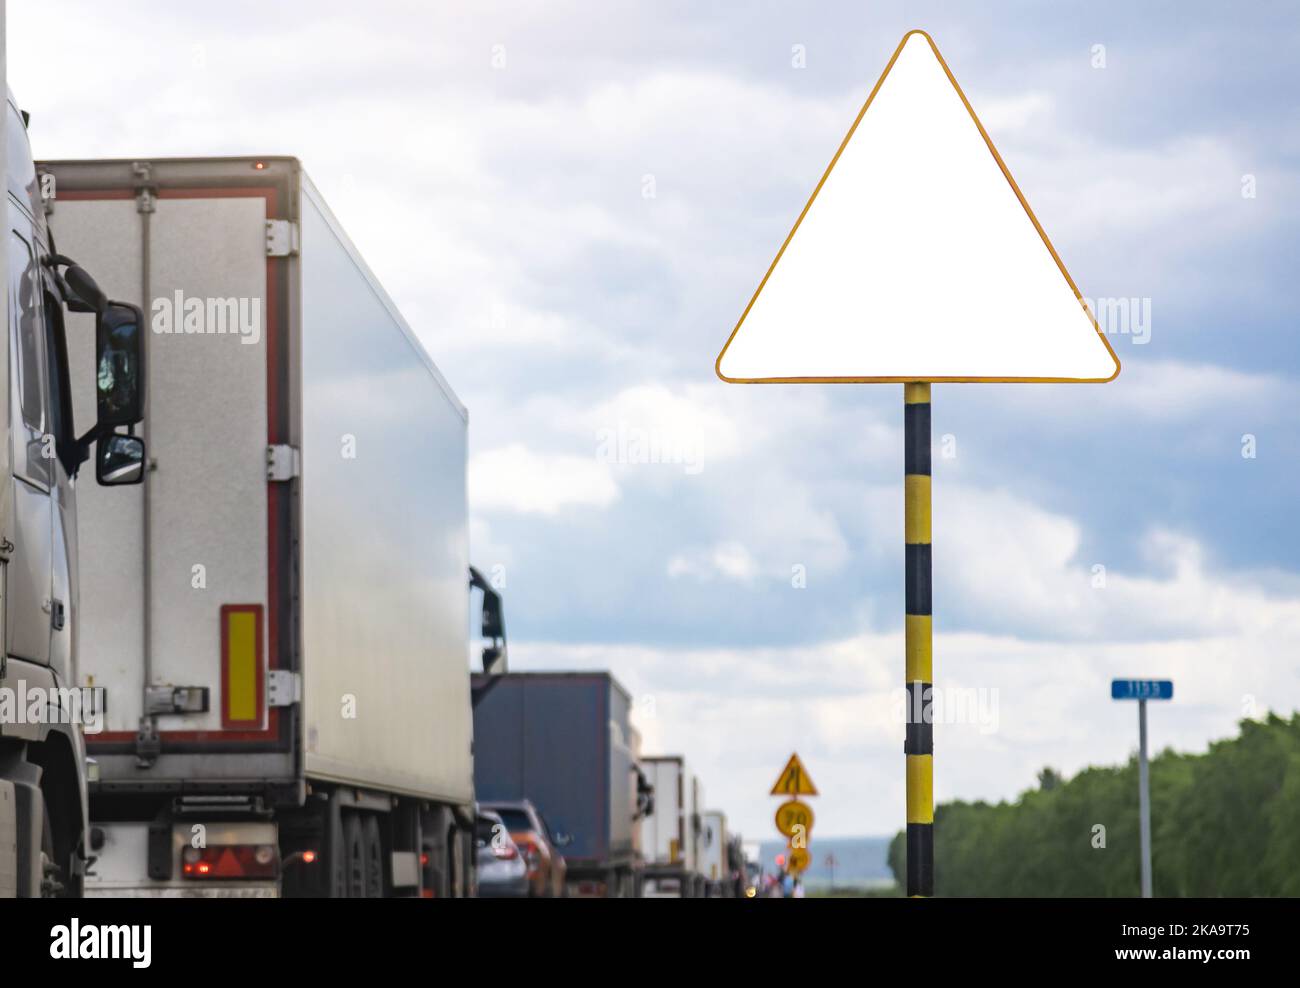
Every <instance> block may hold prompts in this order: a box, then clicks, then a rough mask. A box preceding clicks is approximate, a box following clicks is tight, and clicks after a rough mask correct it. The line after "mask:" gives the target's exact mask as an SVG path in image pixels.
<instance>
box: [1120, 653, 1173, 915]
mask: <svg viewBox="0 0 1300 988" xmlns="http://www.w3.org/2000/svg"><path fill="white" fill-rule="evenodd" d="M1110 698H1111V699H1112V700H1137V702H1138V831H1139V836H1138V843H1139V851H1140V854H1141V856H1142V864H1141V871H1142V878H1141V883H1142V898H1144V899H1149V898H1151V773H1150V767H1149V766H1148V764H1147V700H1172V699H1173V698H1174V684H1173V681H1172V680H1169V679H1113V680H1111V684H1110Z"/></svg>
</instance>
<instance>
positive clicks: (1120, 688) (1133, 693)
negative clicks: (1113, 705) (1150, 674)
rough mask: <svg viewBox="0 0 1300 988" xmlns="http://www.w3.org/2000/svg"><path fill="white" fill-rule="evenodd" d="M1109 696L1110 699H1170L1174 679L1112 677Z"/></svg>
mask: <svg viewBox="0 0 1300 988" xmlns="http://www.w3.org/2000/svg"><path fill="white" fill-rule="evenodd" d="M1110 698H1111V699H1112V700H1172V699H1173V698H1174V681H1173V680H1172V679H1112V680H1111V681H1110Z"/></svg>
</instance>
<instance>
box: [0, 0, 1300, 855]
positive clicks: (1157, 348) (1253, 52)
mask: <svg viewBox="0 0 1300 988" xmlns="http://www.w3.org/2000/svg"><path fill="white" fill-rule="evenodd" d="M215 6H218V5H204V7H205V8H207V9H212V8H213V7H215ZM219 6H220V8H221V9H222V10H223V11H224V13H223V14H222V15H221V16H220V17H219V18H218V17H214V16H212V15H201V14H199V13H198V12H197V10H195V11H191V10H188V9H186V10H182V9H180V5H177V4H175V3H152V2H140V3H132V4H129V5H119V4H112V5H109V4H102V3H93V2H67V0H40V2H39V3H38V2H36V0H10V3H9V12H10V25H9V27H10V31H9V52H10V83H11V85H12V87H13V89H14V91H15V93H16V94H17V97H18V100H19V103H20V105H22V106H23V107H25V108H27V109H28V110H30V111H31V113H32V117H33V119H32V126H31V132H32V143H33V146H34V148H35V152H36V154H37V156H38V157H51V158H54V157H66V158H76V157H87V158H89V157H140V156H163V155H216V154H237V153H254V154H258V153H260V154H272V153H278V154H292V155H296V156H298V157H300V158H301V159H302V160H303V162H304V163H305V165H306V168H307V170H308V172H309V173H310V174H311V175H312V177H313V179H314V180H315V182H316V183H317V185H318V186H319V187H320V189H321V190H322V192H323V193H324V195H325V197H326V198H327V199H328V200H329V202H330V203H331V205H332V206H333V208H334V211H335V212H336V213H337V215H338V216H339V218H340V219H341V221H342V223H343V224H344V226H345V227H346V228H347V229H348V231H349V232H350V234H351V236H352V238H353V239H354V240H355V241H356V243H357V245H358V246H359V248H360V249H361V252H362V253H363V254H364V255H365V256H366V258H367V259H368V260H369V262H370V265H371V267H372V268H373V269H374V270H375V271H376V273H377V274H378V275H379V277H380V279H381V280H382V281H383V282H384V283H385V285H386V286H387V288H388V290H389V292H390V293H391V294H392V296H393V297H394V298H395V300H396V301H397V303H398V305H399V307H400V308H401V309H402V310H403V312H404V313H405V315H406V316H407V319H408V320H409V322H410V323H411V324H412V326H413V327H414V328H415V330H416V331H417V333H418V334H419V335H420V337H421V338H422V340H423V341H424V344H425V346H426V347H427V348H428V350H429V352H430V353H431V354H432V355H433V358H434V360H435V361H436V362H437V363H438V364H439V366H440V367H441V369H442V370H443V372H444V373H445V374H446V376H447V377H448V379H449V380H450V381H451V383H452V385H453V386H454V387H455V389H456V390H457V392H458V393H459V395H460V397H461V399H462V400H463V401H464V402H465V404H466V405H467V406H468V407H469V409H470V436H471V451H472V460H471V464H470V494H471V503H472V508H473V529H472V540H473V544H472V552H473V556H474V559H475V561H476V562H477V564H478V565H479V566H480V567H483V568H485V569H490V568H492V567H501V568H502V569H501V570H499V571H498V572H500V573H502V574H504V578H505V582H506V596H507V617H508V627H509V630H510V632H511V636H512V643H511V660H512V662H513V664H514V667H515V668H520V669H541V668H609V669H611V670H612V671H613V672H614V673H615V675H616V676H617V677H618V679H619V680H620V681H621V682H623V683H624V685H625V686H627V687H628V688H629V690H630V691H631V692H632V693H633V695H634V696H635V697H636V704H637V707H636V709H637V719H638V722H639V724H640V727H641V730H642V732H643V734H644V739H645V748H646V750H647V751H648V752H663V753H675V752H684V753H685V754H686V755H687V757H688V760H689V761H690V762H692V763H693V766H694V770H695V771H696V772H697V773H698V774H699V776H700V777H701V779H702V781H703V783H704V786H705V791H706V793H707V794H708V802H709V803H711V804H714V805H716V806H718V807H720V808H722V809H724V810H726V811H727V812H728V813H729V815H730V816H731V818H732V819H733V820H734V821H736V822H738V824H739V826H740V828H741V829H742V830H743V831H744V832H745V833H746V834H747V835H748V836H751V837H754V838H757V837H769V836H772V834H773V831H772V825H771V821H770V814H771V811H772V809H773V808H774V803H775V801H774V800H772V799H770V798H769V797H768V796H767V795H766V793H767V790H768V788H769V787H770V786H771V783H772V781H773V779H774V778H775V775H776V773H777V772H778V770H779V769H780V767H781V765H782V764H783V762H784V759H785V758H786V756H787V755H788V754H789V753H790V751H791V750H794V749H797V750H798V751H799V753H800V754H801V756H803V758H804V760H805V762H806V764H807V766H808V769H809V772H810V774H811V775H812V777H813V778H814V779H815V781H816V782H817V784H818V786H819V787H820V789H821V792H822V795H821V797H820V798H819V799H818V801H817V804H816V809H817V812H818V825H817V833H821V834H828V835H853V834H887V833H892V832H893V831H894V830H896V829H898V827H900V826H901V824H902V821H903V817H904V814H903V755H902V736H903V727H902V723H901V720H900V717H901V712H900V711H899V710H898V709H897V708H896V702H895V696H896V692H897V690H896V687H897V685H898V683H899V682H900V681H901V679H902V675H903V655H902V611H903V601H902V586H903V581H902V572H903V553H902V531H903V528H902V477H901V474H902V465H903V464H902V409H901V405H902V399H901V395H900V391H901V388H900V387H898V386H890V385H877V386H861V387H834V386H771V387H742V386H730V385H725V384H723V383H721V382H719V381H718V380H717V379H716V377H715V376H714V373H713V361H714V358H715V357H716V355H717V353H718V350H719V349H720V348H721V346H722V344H723V342H724V341H725V340H726V338H727V336H728V334H729V333H730V331H731V328H732V326H733V325H734V324H735V321H736V319H737V317H738V316H739V314H740V312H741V310H742V309H743V308H744V305H745V303H746V302H747V301H748V300H749V297H750V295H751V293H752V292H753V290H754V288H755V286H756V285H757V283H758V280H759V279H760V277H761V276H762V274H763V272H764V271H765V270H766V268H767V265H768V263H769V262H770V260H771V258H772V255H773V254H774V253H775V251H776V249H777V248H778V247H779V246H780V244H781V242H782V240H783V239H784V237H785V235H786V233H787V232H788V230H789V228H790V226H791V224H792V222H793V221H794V219H795V218H796V217H797V215H798V213H799V210H800V209H801V208H802V206H803V204H804V202H805V200H806V199H807V197H808V194H809V193H810V192H811V190H812V188H813V186H814V185H815V184H816V182H817V179H818V178H819V177H820V176H821V173H822V171H823V169H824V168H825V166H826V164H827V162H828V161H829V159H830V157H831V155H832V154H833V152H834V150H835V148H836V147H837V146H838V143H839V141H840V139H841V137H842V136H843V133H844V131H845V130H846V129H847V127H848V125H849V123H850V122H851V121H852V119H853V117H854V116H855V115H856V113H857V110H858V108H859V107H860V105H861V103H862V101H863V99H864V98H865V96H866V94H867V93H868V92H869V90H870V88H871V86H872V85H873V83H874V82H875V80H876V77H877V76H878V74H879V73H880V71H881V69H882V68H883V67H884V64H885V62H886V61H887V60H888V58H889V56H890V54H891V53H892V52H893V50H894V47H895V46H896V45H897V43H898V41H899V39H900V38H901V37H902V35H903V34H904V32H905V31H907V30H908V29H910V28H914V27H921V28H925V29H926V30H928V31H929V32H930V33H931V34H932V36H933V37H934V39H935V41H936V43H937V44H938V45H939V47H940V50H941V51H942V52H943V53H944V56H945V58H946V59H947V62H948V64H949V66H950V68H951V69H952V71H953V73H954V74H955V76H956V77H957V79H958V80H959V81H960V82H961V84H962V86H963V88H964V90H965V92H966V94H967V96H968V97H969V98H970V100H971V102H972V104H973V105H974V107H975V109H976V111H977V112H978V113H979V115H980V117H981V119H982V120H983V122H984V124H985V126H986V128H987V129H988V130H989V132H990V134H991V136H992V138H993V140H994V141H995V142H996V144H997V145H998V148H999V150H1000V151H1001V153H1002V156H1003V157H1004V159H1005V160H1006V162H1007V165H1008V167H1009V168H1010V169H1011V171H1012V173H1013V174H1014V175H1015V176H1016V179H1017V181H1018V183H1019V185H1020V187H1021V189H1022V190H1023V192H1024V194H1025V196H1026V198H1027V199H1028V200H1029V202H1030V203H1032V205H1033V207H1034V210H1035V212H1036V213H1037V215H1038V218H1039V220H1040V221H1041V222H1042V224H1043V226H1044V227H1045V229H1046V230H1047V232H1048V234H1049V235H1050V236H1051V238H1052V241H1053V243H1054V244H1055V246H1056V248H1057V250H1058V252H1059V253H1060V255H1061V256H1062V258H1063V259H1064V261H1065V263H1066V264H1067V265H1068V267H1069V269H1070V271H1071V273H1072V275H1073V276H1074V279H1075V281H1076V282H1077V283H1078V285H1079V287H1080V289H1081V290H1082V292H1083V293H1084V295H1086V296H1088V297H1090V298H1112V299H1132V300H1135V301H1134V303H1133V306H1134V309H1135V311H1136V312H1137V313H1139V315H1141V316H1142V320H1143V321H1142V326H1141V329H1140V331H1139V332H1137V333H1133V332H1129V333H1127V334H1125V333H1118V332H1116V333H1114V334H1113V335H1112V336H1111V341H1112V344H1113V346H1114V347H1115V349H1116V351H1117V353H1118V354H1119V356H1120V359H1121V361H1122V362H1123V365H1124V371H1123V373H1122V374H1121V376H1120V378H1119V379H1118V380H1117V381H1116V382H1114V383H1112V384H1108V385H1105V386H1073V387H1072V386H1067V385H1001V386H997V385H946V386H936V388H935V394H934V435H935V442H936V449H935V461H934V462H935V466H934V473H935V481H934V483H935V494H934V498H935V505H934V546H935V548H934V560H935V581H936V589H935V615H936V616H935V632H936V642H935V671H936V682H937V684H938V685H939V686H940V687H941V688H942V689H946V690H950V691H952V690H968V691H973V692H971V693H969V694H967V695H969V696H973V697H976V698H977V699H978V700H979V701H980V703H978V704H977V705H976V706H975V708H974V709H972V710H968V711H965V714H966V716H965V717H963V716H961V714H962V712H961V711H958V712H957V714H956V716H955V718H954V719H956V720H957V721H962V720H964V721H965V722H955V723H941V724H940V726H939V727H938V728H937V730H936V741H935V746H936V771H935V790H936V793H935V795H936V798H937V799H939V800H945V799H952V798H965V799H971V798H985V799H996V798H1002V797H1010V796H1013V795H1014V794H1015V793H1017V792H1018V791H1020V790H1021V789H1023V788H1025V787H1026V786H1028V785H1029V784H1031V783H1032V781H1033V777H1034V773H1035V772H1036V770H1037V769H1038V768H1040V767H1041V766H1043V765H1052V766H1055V767H1056V768H1058V769H1060V770H1062V771H1065V772H1067V773H1072V772H1074V771H1076V770H1078V769H1079V768H1081V767H1083V766H1084V765H1087V764H1090V763H1095V762H1117V761H1122V760H1123V759H1125V758H1126V757H1128V755H1129V754H1130V752H1131V751H1132V749H1133V748H1134V746H1135V743H1136V738H1135V735H1136V725H1135V724H1134V723H1133V721H1134V720H1135V719H1136V718H1135V713H1134V711H1133V709H1132V706H1131V705H1126V704H1117V703H1112V702H1111V701H1110V700H1109V692H1108V685H1107V684H1108V680H1109V679H1110V678H1111V677H1112V676H1130V675H1133V676H1169V677H1172V678H1173V679H1174V680H1175V681H1176V684H1177V699H1176V700H1175V701H1174V702H1173V703H1172V704H1169V705H1165V706H1162V707H1160V708H1159V709H1158V710H1156V711H1155V712H1154V713H1153V720H1152V743H1153V745H1154V746H1156V747H1157V748H1159V747H1164V746H1166V745H1172V746H1174V747H1176V748H1179V749H1184V750H1199V749H1203V748H1204V747H1205V745H1206V743H1207V742H1208V741H1209V740H1211V739H1214V738H1218V737H1223V736H1225V735H1229V734H1231V733H1233V732H1234V730H1235V722H1236V721H1237V720H1238V719H1239V718H1241V717H1242V716H1244V715H1249V714H1251V713H1254V714H1256V715H1258V714H1259V713H1261V712H1262V711H1264V710H1265V709H1269V708H1271V709H1274V710H1278V711H1281V712H1290V711H1292V710H1294V709H1295V708H1296V707H1297V705H1300V535H1298V532H1300V529H1298V528H1297V526H1296V524H1295V521H1294V519H1295V507H1296V504H1297V500H1298V498H1300V429H1298V428H1297V426H1298V425H1300V422H1298V421H1297V419H1298V418H1300V398H1297V394H1300V391H1298V389H1297V385H1298V384H1300V381H1298V380H1297V378H1298V377H1300V346H1298V345H1297V338H1296V316H1295V306H1296V303H1295V288H1294V278H1295V271H1296V270H1297V260H1298V257H1297V237H1296V230H1297V221H1298V220H1300V174H1298V172H1300V104H1297V102H1296V100H1295V98H1294V95H1295V92H1296V91H1297V87H1300V68H1298V67H1297V64H1296V61H1295V58H1294V53H1295V52H1296V51H1297V50H1300V13H1297V12H1296V10H1295V9H1294V7H1293V6H1292V5H1290V4H1284V3H1277V4H1274V3H1264V2H1258V3H1253V4H1251V5H1250V6H1249V8H1241V7H1234V6H1230V5H1219V4H1210V3H1204V4H1197V3H1154V2H1153V3H1144V4H1141V5H1133V4H1129V3H1122V2H1089V3H1076V4H1069V5H1066V4H1050V5H1049V4H1045V3H1027V2H1006V3H990V4H979V5H976V4H966V3H950V4H937V3H918V2H908V3H901V2H897V0H895V2H889V0H886V2H881V3H873V4H863V3H848V2H845V3H833V2H814V3H799V4H795V3H769V2H748V3H743V4H742V3H740V2H732V3H726V4H721V3H719V4H702V3H696V4H688V3H680V2H674V0H652V2H651V0H648V2H640V3H634V2H601V3H596V2H594V0H587V2H586V3H576V2H567V0H549V2H547V3H540V2H532V0H515V2H513V3H496V2H475V3H473V4H470V3H447V4H438V5H431V4H416V3H383V2H372V3H369V4H365V5H358V4H354V3H346V4H345V3H306V2H303V3H280V4H269V3H266V2H257V3H252V2H247V3H246V2H225V3H223V4H220V5H219ZM125 7H129V12H128V10H126V9H124V8H125ZM1098 46H1104V48H1099V47H1098ZM936 290H938V291H941V290H942V286H941V285H937V286H936ZM974 304H978V305H990V306H995V307H996V306H997V304H998V301H997V299H982V300H981V299H977V300H975V301H974ZM1112 328H1113V329H1117V328H1118V327H1112ZM1246 437H1253V439H1247V438H1246ZM646 441H651V442H653V445H654V448H655V449H656V450H657V451H658V452H659V453H661V454H663V455H661V456H659V457H658V459H661V460H665V461H666V462H656V463H644V462H628V461H629V460H635V459H638V457H637V456H636V450H637V449H638V448H644V447H638V443H642V442H646ZM1252 448H1253V452H1254V456H1253V457H1251V456H1244V455H1243V451H1246V452H1251V451H1252ZM1099 567H1104V569H1100V568H1099ZM799 574H803V576H804V579H802V580H801V579H798V578H796V577H797V576H798V575H799ZM801 583H804V584H806V585H799V584H801ZM972 714H973V716H971V715H972ZM814 836H815V835H814Z"/></svg>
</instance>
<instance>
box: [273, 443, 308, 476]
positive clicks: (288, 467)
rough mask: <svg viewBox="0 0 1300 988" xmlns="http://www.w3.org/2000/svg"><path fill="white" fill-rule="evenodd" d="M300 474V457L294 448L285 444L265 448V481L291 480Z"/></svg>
mask: <svg viewBox="0 0 1300 988" xmlns="http://www.w3.org/2000/svg"><path fill="white" fill-rule="evenodd" d="M301 472H302V457H301V456H300V455H299V453H298V449H297V447H296V446H288V445H285V444H280V445H275V446H268V447H266V479H267V480H270V481H285V480H293V478H294V477H297V476H298V475H299V474H300V473H301Z"/></svg>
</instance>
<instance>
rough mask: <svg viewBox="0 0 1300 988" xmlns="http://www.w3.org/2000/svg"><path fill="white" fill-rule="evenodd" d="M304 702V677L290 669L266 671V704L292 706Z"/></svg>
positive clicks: (269, 705)
mask: <svg viewBox="0 0 1300 988" xmlns="http://www.w3.org/2000/svg"><path fill="white" fill-rule="evenodd" d="M301 702H302V677H301V676H300V675H298V673H296V672H291V671H290V670H288V669H268V670H267V671H266V705H267V706H268V707H292V706H293V705H294V704H295V703H301Z"/></svg>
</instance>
